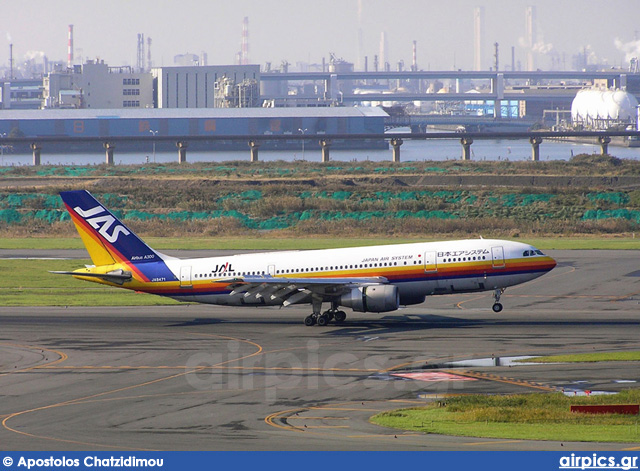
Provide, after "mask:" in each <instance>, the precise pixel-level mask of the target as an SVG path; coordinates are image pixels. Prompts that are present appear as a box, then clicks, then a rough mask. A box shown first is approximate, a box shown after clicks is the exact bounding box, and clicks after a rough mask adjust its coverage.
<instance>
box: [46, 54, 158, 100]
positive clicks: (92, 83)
mask: <svg viewBox="0 0 640 471" xmlns="http://www.w3.org/2000/svg"><path fill="white" fill-rule="evenodd" d="M43 101H44V106H43V107H44V108H99V109H112V108H153V76H152V75H151V74H150V73H145V72H133V71H132V69H131V68H130V67H109V66H108V65H107V64H105V63H104V61H100V62H97V61H95V62H94V61H87V62H86V63H85V64H83V65H78V66H75V67H74V68H73V69H67V70H66V71H63V72H52V73H50V74H49V75H47V76H46V77H45V78H44V92H43Z"/></svg>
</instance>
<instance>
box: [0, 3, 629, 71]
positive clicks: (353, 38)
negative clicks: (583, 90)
mask: <svg viewBox="0 0 640 471" xmlns="http://www.w3.org/2000/svg"><path fill="white" fill-rule="evenodd" d="M2 3H4V5H3V8H2V11H3V13H2V15H0V30H1V31H2V35H1V36H0V38H3V41H4V43H5V45H4V47H2V48H0V64H2V65H5V66H7V65H8V62H9V46H8V45H9V42H12V43H13V44H14V60H15V61H16V63H19V61H21V60H22V59H23V58H24V57H26V56H27V55H33V54H40V53H44V54H46V55H47V57H48V58H49V59H50V60H64V61H66V57H67V27H68V25H69V24H73V25H74V28H75V50H76V56H78V55H80V56H81V57H83V58H84V59H95V58H100V59H104V60H105V61H106V62H107V63H108V64H109V65H112V66H117V65H135V63H136V40H137V33H144V34H145V36H146V37H151V38H152V40H153V46H152V55H153V61H154V64H155V65H156V66H160V65H165V66H169V65H173V56H174V55H176V54H183V53H187V52H190V53H194V54H200V53H201V52H203V51H204V52H206V53H207V54H208V60H209V64H210V65H211V64H231V63H234V61H235V55H236V53H237V52H238V51H239V49H240V38H241V30H242V19H243V18H244V17H245V16H248V17H249V29H250V51H249V57H250V61H251V63H257V64H261V65H264V63H265V62H267V61H270V62H272V64H273V66H274V67H277V66H278V65H279V64H280V63H281V61H282V60H284V59H286V60H288V61H289V62H290V63H291V64H295V63H296V62H297V61H304V62H315V63H319V62H321V61H322V57H326V58H328V57H329V52H334V53H335V54H336V55H337V56H338V57H343V58H344V59H346V60H348V61H350V62H354V63H357V62H358V29H359V28H361V29H362V44H363V47H362V55H368V56H369V64H370V69H371V68H372V67H373V66H372V64H373V55H374V54H378V53H379V44H380V35H381V32H383V31H384V32H385V33H386V37H387V42H388V59H389V62H390V63H391V64H392V65H391V67H392V69H395V67H396V62H397V61H398V60H400V59H403V60H404V61H405V64H406V66H407V67H408V66H409V65H410V63H411V47H412V41H413V40H417V41H418V65H419V67H420V68H421V69H424V70H427V69H430V70H438V69H451V68H453V67H454V66H455V67H456V68H462V69H472V67H473V10H474V7H476V6H483V7H484V16H485V23H484V24H485V33H484V40H483V43H484V60H483V68H486V69H488V68H489V67H490V66H491V65H492V64H493V62H492V60H493V59H492V55H493V46H492V44H493V43H494V42H496V41H497V42H498V43H500V63H501V68H503V67H502V65H510V64H511V47H512V46H515V47H516V60H520V61H521V62H522V63H523V65H524V64H525V63H526V57H525V50H524V49H523V47H522V44H523V39H522V38H523V37H524V33H525V8H526V7H527V6H529V5H533V6H535V7H536V14H537V20H538V21H537V39H538V42H539V44H538V47H539V49H541V50H545V51H549V53H550V54H553V53H557V54H558V56H557V57H562V55H563V54H564V57H565V58H566V65H567V67H568V68H569V67H571V56H572V55H574V54H576V53H578V51H582V50H583V48H584V47H588V48H589V50H590V51H591V54H592V56H595V57H596V58H597V59H603V58H604V59H607V60H608V61H609V64H611V65H616V66H619V65H621V64H623V62H624V61H625V52H624V51H623V49H624V48H625V47H626V48H627V49H629V51H628V53H631V54H633V53H634V51H635V55H640V54H639V53H640V41H637V40H638V39H640V31H639V30H640V0H612V1H608V2H605V1H602V0H579V1H569V0H539V1H533V0H528V1H524V0H502V1H500V0H448V1H445V0H439V1H431V0H316V1H309V0H225V1H215V0H214V1H204V0H180V1H174V0H135V1H134V0H108V1H104V0H100V1H98V0H26V1H19V2H16V1H11V2H10V1H9V0H0V4H2ZM616 40H618V46H616ZM538 67H540V68H546V69H548V68H550V60H549V56H548V55H545V56H543V55H540V56H539V59H538Z"/></svg>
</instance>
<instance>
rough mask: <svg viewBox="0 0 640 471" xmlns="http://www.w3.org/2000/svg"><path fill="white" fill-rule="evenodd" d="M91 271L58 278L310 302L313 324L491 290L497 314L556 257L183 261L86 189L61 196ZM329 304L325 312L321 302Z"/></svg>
mask: <svg viewBox="0 0 640 471" xmlns="http://www.w3.org/2000/svg"><path fill="white" fill-rule="evenodd" d="M60 196H61V197H62V200H63V202H64V205H65V207H66V209H67V211H68V212H69V214H70V215H71V220H72V221H73V223H74V224H75V227H76V229H77V230H78V233H79V234H80V237H81V239H82V241H83V242H84V245H85V247H86V249H87V251H88V252H89V256H90V257H91V260H92V262H93V265H91V266H86V267H85V268H81V269H78V270H75V271H70V272H68V271H62V272H61V271H56V272H51V273H55V274H64V275H72V276H73V277H74V278H77V279H80V280H85V281H92V282H96V283H101V284H104V285H109V286H114V287H121V288H126V289H130V290H135V291H138V292H143V293H150V294H155V295H159V296H166V297H169V298H172V299H176V300H178V301H185V302H198V303H207V304H217V305H223V306H283V307H287V306H290V305H293V304H310V305H311V309H312V313H311V314H310V315H308V316H306V317H305V319H304V323H305V325H307V326H312V325H315V324H317V325H319V326H325V325H327V324H329V323H330V322H331V321H335V323H336V324H341V323H343V322H344V321H345V319H346V317H347V315H346V313H345V312H344V311H342V310H340V307H347V308H351V309H352V310H353V311H356V312H373V313H380V312H390V311H395V310H397V309H399V308H400V307H401V306H407V305H413V304H420V303H423V302H424V301H425V299H426V297H427V296H431V295H444V294H453V293H469V292H481V291H493V297H494V303H493V311H494V312H496V313H498V312H500V311H502V308H503V306H502V304H501V303H500V296H501V295H502V293H504V291H505V289H506V288H507V287H510V286H515V285H519V284H521V283H525V282H527V281H530V280H533V279H535V278H538V277H539V276H542V275H544V274H545V273H547V272H549V271H550V270H552V269H553V268H554V267H555V266H556V261H555V260H554V259H553V258H551V257H549V256H547V255H545V254H543V253H542V252H541V251H540V250H538V249H536V248H535V247H533V246H531V245H529V244H524V243H520V242H512V241H507V240H493V239H482V238H481V239H470V240H454V241H444V242H422V243H411V244H398V245H380V246H370V247H353V248H338V249H326V250H306V251H278V252H266V253H256V254H242V255H230V256H223V257H209V258H190V259H179V258H176V257H171V256H168V255H165V254H162V253H160V252H158V251H156V250H153V249H152V248H151V247H149V246H148V245H147V244H145V243H144V242H143V241H142V240H141V239H140V238H139V237H138V236H137V235H136V234H135V233H134V232H133V231H132V230H131V229H129V228H128V227H127V226H126V225H125V224H124V223H122V221H120V220H119V219H118V218H117V217H116V216H114V214H113V213H111V212H110V211H109V210H108V209H107V208H105V207H104V206H103V205H102V204H101V203H100V202H98V200H96V199H95V198H94V197H93V195H91V193H89V192H88V191H86V190H80V191H64V192H61V193H60ZM323 303H329V304H330V306H331V307H330V308H329V309H328V310H326V311H324V312H322V304H323Z"/></svg>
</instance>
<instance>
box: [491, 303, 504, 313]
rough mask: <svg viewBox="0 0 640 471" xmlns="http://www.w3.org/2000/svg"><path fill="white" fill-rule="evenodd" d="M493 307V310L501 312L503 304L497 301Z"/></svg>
mask: <svg viewBox="0 0 640 471" xmlns="http://www.w3.org/2000/svg"><path fill="white" fill-rule="evenodd" d="M491 309H493V312H500V311H502V304H500V303H495V304H494V305H493V307H492V308H491Z"/></svg>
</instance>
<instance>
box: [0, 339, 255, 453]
mask: <svg viewBox="0 0 640 471" xmlns="http://www.w3.org/2000/svg"><path fill="white" fill-rule="evenodd" d="M196 335H206V336H210V337H217V338H221V339H225V340H235V341H238V342H244V343H248V344H250V345H253V346H255V347H256V348H257V351H255V352H253V353H251V354H248V355H244V356H241V357H238V358H233V359H231V360H227V361H223V362H221V363H218V364H217V365H214V366H223V365H226V364H228V363H232V362H236V361H240V360H245V359H247V358H250V357H253V356H256V355H260V354H261V353H262V351H263V348H262V346H261V345H259V344H257V343H255V342H252V341H250V340H245V339H238V338H235V337H228V336H225V335H216V334H196ZM66 358H67V356H66V355H64V359H66ZM201 369H203V368H197V367H196V368H190V369H189V371H184V372H182V373H177V374H173V375H171V376H166V377H164V378H158V379H154V380H151V381H145V382H143V383H139V384H134V385H131V386H125V387H122V388H117V389H112V390H109V391H104V392H101V393H97V394H92V395H89V396H84V397H80V398H76V399H70V400H68V401H63V402H58V403H55V404H50V405H48V406H42V407H36V408H34V409H27V410H23V411H20V412H15V413H13V414H9V415H8V416H7V417H5V418H4V419H3V420H2V426H3V427H4V428H5V429H7V430H8V431H10V432H14V433H17V434H19V435H23V436H26V437H31V438H39V439H44V440H53V441H58V442H64V443H72V444H74V445H85V446H97V447H100V448H112V449H123V450H136V449H137V450H143V449H142V448H139V447H135V448H131V447H125V446H122V445H117V446H115V445H104V444H101V443H92V442H83V441H79V440H69V439H64V438H61V437H48V436H44V435H36V434H33V433H28V432H23V431H20V430H16V429H14V428H12V427H10V426H9V425H8V424H7V423H8V421H9V420H11V419H13V418H15V417H18V416H20V415H24V414H29V413H33V412H38V411H42V410H47V409H53V408H57V407H64V406H69V405H75V404H77V403H79V402H82V401H89V400H92V399H96V398H100V397H104V396H106V395H109V394H115V393H118V392H122V391H128V390H131V389H136V388H140V387H143V386H149V385H151V384H157V383H160V382H163V381H168V380H171V379H175V378H179V377H182V376H186V375H188V374H190V373H195V372H198V371H200V370H201ZM144 451H154V450H144Z"/></svg>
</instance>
